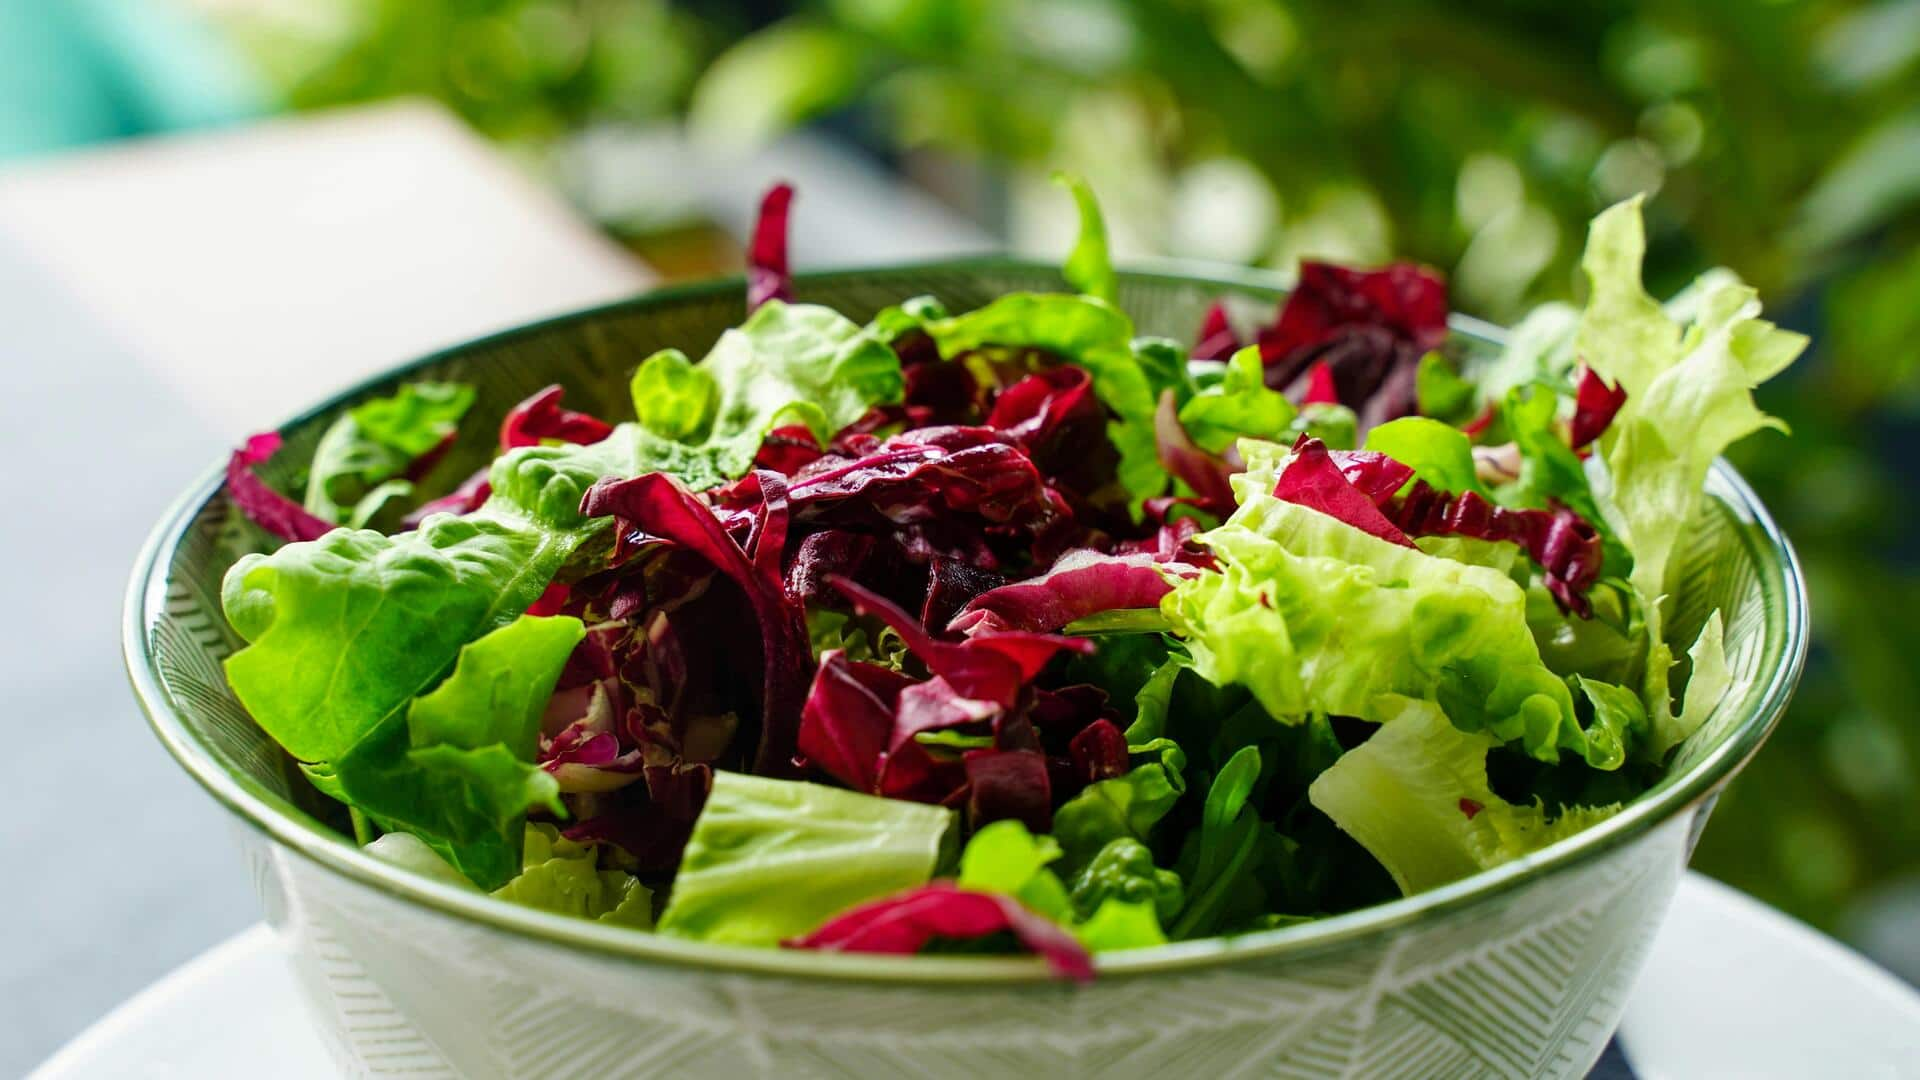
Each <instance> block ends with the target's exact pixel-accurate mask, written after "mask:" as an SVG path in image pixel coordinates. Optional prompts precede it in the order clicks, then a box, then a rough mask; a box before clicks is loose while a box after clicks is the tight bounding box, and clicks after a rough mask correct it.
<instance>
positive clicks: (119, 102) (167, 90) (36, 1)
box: [0, 0, 268, 160]
mask: <svg viewBox="0 0 1920 1080" xmlns="http://www.w3.org/2000/svg"><path fill="white" fill-rule="evenodd" d="M267 105H268V95H267V94H266V92H265V90H264V88H263V87H262V86H261V85H260V84H259V82H258V81H257V79H256V78H255V77H254V76H253V75H252V73H251V72H250V71H249V69H248V68H247V66H246V65H245V64H244V63H243V62H242V61H241V60H240V58H239V57H237V56H235V55H234V54H233V53H232V52H231V51H229V50H228V49H227V47H226V46H225V44H224V42H223V41H222V40H221V39H220V38H219V37H218V36H216V35H215V34H214V33H212V32H211V31H210V30H208V28H206V27H203V26H201V25H200V24H199V23H197V22H196V21H195V20H194V19H193V18H191V17H190V16H189V15H188V13H186V12H184V11H181V10H179V9H177V8H176V7H175V6H174V5H172V4H170V3H165V2H161V0H0V160H4V159H7V158H13V157H20V156H23V155H28V154H36V153H44V152H46V151H50V150H57V149H60V148H63V147H70V146H81V145H84V144H87V143H95V142H104V141H107V140H111V139H119V138H125V137H127V136H130V135H146V134H154V133H159V132H166V131H177V130H182V129H187V128H197V127H208V126H213V125H218V124H225V123H231V122H233V121H236V120H242V119H246V118H248V117H251V116H255V115H258V114H259V113H261V112H262V111H264V110H265V109H266V107H267Z"/></svg>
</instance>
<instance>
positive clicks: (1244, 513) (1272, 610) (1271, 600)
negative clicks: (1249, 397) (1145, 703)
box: [1161, 442, 1586, 761]
mask: <svg viewBox="0 0 1920 1080" xmlns="http://www.w3.org/2000/svg"><path fill="white" fill-rule="evenodd" d="M1241 450H1242V453H1243V455H1251V456H1250V458H1249V467H1248V471H1247V472H1246V473H1244V474H1242V475H1241V476H1239V477H1236V478H1235V480H1236V484H1237V486H1238V487H1239V489H1240V495H1241V498H1242V504H1241V506H1240V509H1239V510H1237V511H1236V512H1235V513H1234V515H1233V517H1232V518H1231V519H1229V521H1228V522H1227V524H1225V525H1222V526H1221V527H1219V528H1217V529H1214V530H1211V531H1210V532H1207V533H1203V534H1201V539H1202V540H1203V542H1204V543H1205V544H1206V545H1207V546H1208V547H1209V548H1210V549H1211V550H1212V551H1213V552H1214V554H1215V555H1216V556H1217V557H1218V559H1219V563H1220V567H1219V569H1218V570H1217V571H1211V572H1207V573H1202V574H1198V575H1196V576H1193V577H1191V578H1188V579H1186V580H1184V581H1182V582H1180V583H1179V584H1178V585H1176V586H1175V588H1174V590H1173V591H1172V592H1171V593H1169V594H1168V595H1167V597H1166V599H1165V600H1163V601H1162V603H1161V610H1162V612H1163V613H1164V614H1165V615H1166V616H1167V620H1168V622H1169V623H1171V624H1172V625H1173V626H1174V628H1175V629H1176V630H1177V631H1178V632H1179V633H1180V634H1181V636H1183V637H1184V638H1186V640H1187V646H1188V648H1189V650H1190V651H1191V654H1192V657H1193V664H1194V667H1195V669H1196V670H1197V671H1198V672H1199V673H1200V674H1201V675H1203V676H1205V677H1206V678H1207V679H1208V680H1209V681H1211V682H1213V683H1215V684H1228V683H1233V684H1238V685H1242V686H1245V687H1247V688H1248V689H1249V690H1251V691H1252V692H1253V694H1254V696H1255V697H1256V698H1257V699H1259V701H1260V703H1261V704H1262V705H1264V706H1265V707H1266V709H1267V711H1268V712H1269V713H1271V714H1272V715H1273V716H1275V717H1278V718H1282V719H1291V721H1292V722H1298V720H1299V719H1300V718H1302V717H1304V716H1306V715H1307V714H1308V713H1313V712H1319V713H1324V714H1327V715H1331V716H1356V717H1360V718H1362V719H1369V720H1378V719H1380V715H1379V713H1380V705H1379V699H1380V698H1381V697H1382V696H1383V695H1406V696H1409V697H1418V698H1424V699H1426V700H1430V701H1435V702H1437V703H1439V704H1440V706H1441V707H1442V708H1443V709H1445V710H1446V712H1447V715H1449V716H1450V717H1452V718H1453V721H1454V723H1456V724H1458V725H1459V726H1460V727H1461V728H1462V729H1463V730H1467V731H1481V730H1484V731H1488V732H1490V733H1492V734H1493V735H1494V736H1495V737H1497V738H1499V739H1501V740H1503V741H1510V740H1520V741H1522V742H1523V743H1524V745H1525V747H1526V749H1527V751H1528V752H1529V753H1531V754H1533V755H1534V756H1536V757H1539V758H1541V759H1542V760H1547V761H1552V760H1555V759H1556V758H1557V756H1558V751H1559V750H1560V749H1561V748H1563V747H1564V748H1567V749H1573V750H1577V751H1584V750H1585V742H1586V740H1585V737H1584V735H1583V733H1582V731H1581V729H1580V727H1579V724H1578V722H1577V720H1576V718H1575V714H1574V709H1573V699H1572V695H1571V694H1570V693H1569V692H1568V690H1567V687H1566V684H1565V683H1564V682H1563V681H1562V680H1561V679H1560V678H1559V676H1557V675H1555V674H1554V673H1553V672H1551V671H1549V670H1548V669H1547V668H1546V666H1545V665H1544V664H1542V663H1541V662H1540V653H1539V649H1538V647H1537V646H1536V645H1535V643H1534V640H1533V635H1532V632H1531V630H1530V629H1529V627H1528V625H1527V619H1526V594H1525V593H1524V591H1523V590H1522V589H1521V588H1520V586H1518V585H1517V584H1515V583H1514V582H1513V580H1512V579H1511V578H1509V577H1507V576H1506V575H1504V574H1502V573H1500V572H1498V571H1495V570H1492V569H1489V568H1486V567H1481V566H1473V565H1469V564H1466V563H1460V562H1455V561H1453V560H1451V559H1443V558H1435V557H1434V556H1431V555H1428V554H1426V553H1424V552H1421V551H1419V550H1417V549H1414V548H1406V547H1401V546H1399V545H1397V544H1392V543H1389V542H1387V541H1384V540H1380V539H1378V538H1376V537H1373V536H1370V535H1368V534H1366V533H1364V532H1362V531H1360V530H1359V529H1356V528H1353V527H1352V526H1350V525H1347V524H1346V523H1344V522H1341V521H1338V520H1336V519H1334V518H1332V517H1329V516H1327V515H1325V514H1321V513H1319V512H1317V511H1314V510H1309V509H1307V508H1306V507H1303V506H1298V505H1296V504H1293V503H1289V502H1284V501H1282V500H1279V499H1276V498H1274V497H1272V496H1271V495H1268V494H1266V493H1265V492H1267V491H1270V490H1272V479H1271V477H1272V475H1273V473H1274V471H1275V470H1277V469H1278V467H1279V464H1278V457H1277V456H1276V453H1275V451H1276V448H1273V447H1271V446H1265V447H1263V446H1261V445H1260V444H1257V443H1252V442H1245V443H1242V444H1241Z"/></svg>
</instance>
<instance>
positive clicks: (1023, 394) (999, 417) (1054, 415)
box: [987, 364, 1106, 449]
mask: <svg viewBox="0 0 1920 1080" xmlns="http://www.w3.org/2000/svg"><path fill="white" fill-rule="evenodd" d="M1087 419H1092V420H1094V421H1096V422H1099V423H1100V424H1101V425H1102V428H1103V429H1104V426H1105V422H1106V414H1105V412H1104V411H1103V410H1102V409H1101V407H1100V404H1099V402H1098V401H1097V400H1096V399H1095V398H1094V396H1093V377H1092V376H1090V375H1088V374H1087V372H1086V369H1085V368H1081V367H1078V366H1076V365H1073V364H1061V365H1059V366H1058V367H1051V368H1048V369H1047V370H1045V371H1042V372H1039V373H1037V374H1033V375H1029V376H1027V377H1026V378H1024V379H1021V380H1020V381H1019V382H1017V383H1014V384H1013V385H1012V386H1009V387H1007V388H1006V389H1005V390H1002V391H1000V396H999V397H996V398H994V400H993V412H992V413H991V414H990V415H988V417H987V426H988V427H990V428H993V429H994V430H995V431H998V432H1000V433H1001V434H1003V435H1007V436H1010V437H1012V438H1015V439H1018V440H1019V441H1021V442H1022V443H1025V444H1026V445H1027V446H1028V447H1030V448H1036V449H1037V448H1039V447H1043V446H1045V445H1046V444H1047V443H1048V442H1049V441H1050V440H1051V437H1052V436H1053V435H1054V434H1055V433H1056V432H1058V431H1059V430H1060V429H1061V428H1062V427H1063V426H1065V425H1066V424H1068V423H1069V422H1072V421H1074V420H1087Z"/></svg>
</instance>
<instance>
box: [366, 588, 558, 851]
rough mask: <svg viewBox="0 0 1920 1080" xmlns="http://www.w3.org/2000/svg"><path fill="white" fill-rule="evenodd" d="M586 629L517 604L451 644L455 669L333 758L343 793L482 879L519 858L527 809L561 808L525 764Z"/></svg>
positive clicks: (542, 775)
mask: <svg viewBox="0 0 1920 1080" xmlns="http://www.w3.org/2000/svg"><path fill="white" fill-rule="evenodd" d="M584 634H585V630H584V628H583V627H582V626H581V624H580V620H578V619H575V618H571V617H568V616H555V617H550V618H543V617H538V616H532V615H523V616H521V617H520V618H519V619H518V620H516V621H514V622H512V623H510V624H508V625H507V626H504V627H502V628H500V629H498V630H495V631H493V632H491V633H489V634H487V635H486V636H484V637H482V638H480V639H479V640H477V641H475V642H473V643H472V644H470V645H467V646H466V647H464V648H462V649H461V650H460V656H459V661H458V662H457V663H456V664H455V665H454V669H453V674H451V675H449V676H448V677H447V679H446V681H445V682H442V683H441V684H440V685H439V686H437V687H435V688H434V689H433V690H431V691H429V692H427V693H425V694H422V695H420V696H419V697H418V698H415V699H414V700H413V702H412V703H411V704H410V705H409V707H408V708H407V710H406V711H405V713H404V714H399V713H396V714H394V715H393V716H392V717H390V718H388V719H387V720H386V721H384V722H382V723H381V725H380V726H379V727H377V728H375V729H374V730H373V731H372V732H371V733H369V734H368V736H367V737H366V738H364V739H362V740H360V741H359V742H358V743H357V744H355V745H354V746H353V747H352V748H351V749H350V750H348V751H347V752H346V753H345V754H344V755H342V756H341V757H340V758H339V759H338V760H337V761H335V762H333V769H334V779H335V780H336V781H337V783H338V785H339V788H340V791H341V792H342V793H343V794H344V795H345V796H346V799H347V801H348V802H349V803H350V804H351V805H353V806H355V807H357V808H359V809H360V810H362V811H364V812H365V813H367V814H369V815H371V816H372V817H373V818H374V819H375V820H376V821H378V822H379V823H380V824H381V826H382V827H383V828H385V829H387V830H388V831H389V832H393V831H402V830H404V831H406V832H410V833H412V834H414V835H415V836H418V837H419V838H420V839H422V840H424V841H426V842H427V844H428V845H430V846H431V847H432V848H433V849H434V850H435V851H438V852H439V853H440V854H441V855H443V856H444V857H445V858H446V859H447V860H448V861H449V862H451V863H452V864H453V865H454V866H455V867H457V868H458V869H459V870H460V871H461V872H462V873H464V874H466V875H467V876H468V877H469V878H471V879H472V880H473V881H474V882H475V883H476V884H478V885H480V886H482V887H483V888H492V887H496V886H498V885H500V884H501V883H503V882H505V881H506V880H507V879H508V878H510V877H512V876H513V874H514V873H515V872H516V871H518V870H519V868H520V843H521V840H522V838H523V834H524V832H525V819H526V812H527V810H528V809H529V808H531V807H534V806H545V807H547V808H548V809H550V810H552V811H553V812H555V813H563V812H564V808H563V807H562V806H561V804H560V788H559V785H558V783H557V782H556V781H555V780H554V779H553V777H552V776H551V775H550V774H548V773H547V772H546V770H544V769H541V768H540V767H539V766H537V765H535V764H534V763H533V760H534V756H535V752H536V751H537V749H538V743H539V736H540V715H541V712H542V711H543V710H544V709H545V708H546V704H547V699H548V698H549V697H551V696H552V695H553V685H554V683H555V682H557V681H558V680H559V678H560V669H561V668H562V667H564V666H565V664H566V662H567V657H568V656H569V655H570V654H571V653H572V652H573V647H574V646H575V645H577V644H579V642H580V639H581V637H582V636H584Z"/></svg>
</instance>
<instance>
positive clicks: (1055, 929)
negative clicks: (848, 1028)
mask: <svg viewBox="0 0 1920 1080" xmlns="http://www.w3.org/2000/svg"><path fill="white" fill-rule="evenodd" d="M1003 931H1007V932H1011V933H1012V934H1013V936H1014V937H1015V938H1016V939H1018V940H1019V942H1020V944H1021V945H1022V946H1024V947H1025V948H1026V949H1028V950H1029V951H1031V952H1034V953H1038V954H1039V955H1040V956H1042V957H1045V958H1046V961H1047V965H1048V966H1049V967H1051V968H1052V969H1053V971H1054V974H1056V975H1060V976H1063V977H1065V978H1069V979H1075V980H1078V981H1081V982H1085V981H1087V980H1089V979H1091V978H1093V958H1092V957H1091V956H1089V955H1088V953H1087V950H1086V947H1085V946H1083V945H1081V944H1080V942H1078V941H1077V940H1075V939H1074V937H1073V935H1072V934H1069V933H1067V932H1066V931H1065V930H1063V929H1061V928H1060V927H1059V926H1056V925H1055V924H1054V923H1053V922H1051V921H1050V920H1048V919H1046V918H1044V917H1042V916H1040V915H1037V914H1035V913H1034V912H1032V911H1029V910H1028V909H1027V908H1025V907H1023V906H1022V905H1021V904H1020V902H1019V901H1017V900H1014V899H1013V898H1011V897H1007V896H1001V895H999V894H998V893H983V892H973V891H971V890H967V889H962V888H960V887H959V886H957V885H955V884H953V883H952V882H950V881H934V882H929V883H928V884H926V885H922V886H920V887H918V888H915V889H909V890H907V891H906V892H902V893H897V894H895V895H893V896H889V897H885V898H883V899H880V900H875V901H873V902H871V903H867V904H862V905H860V906H859V907H856V908H854V909H852V910H851V911H847V912H844V913H843V914H840V915H837V916H835V917H834V918H832V919H829V920H828V921H827V923H826V925H824V926H822V927H820V928H819V929H818V930H815V931H814V932H813V933H811V934H807V935H805V936H804V937H798V938H793V939H791V940H789V941H785V942H783V943H782V944H784V945H786V946H787V947H788V948H792V949H822V950H828V951H832V952H858V953H890V954H894V955H901V956H906V955H912V954H913V953H917V952H919V951H920V950H921V949H923V948H925V947H926V946H927V943H928V942H931V941H933V940H934V939H935V938H947V939H953V940H960V941H971V940H974V939H977V938H983V937H987V936H989V935H992V934H998V933H1001V932H1003Z"/></svg>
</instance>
